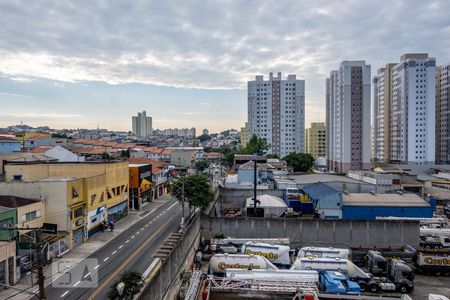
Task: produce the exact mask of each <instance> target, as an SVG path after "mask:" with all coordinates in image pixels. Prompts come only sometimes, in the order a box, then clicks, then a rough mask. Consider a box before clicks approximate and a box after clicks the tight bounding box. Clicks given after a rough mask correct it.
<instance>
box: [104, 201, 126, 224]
mask: <svg viewBox="0 0 450 300" xmlns="http://www.w3.org/2000/svg"><path fill="white" fill-rule="evenodd" d="M127 215H128V199H127V200H126V201H124V202H121V203H119V204H117V205H114V206H112V207H110V208H108V221H111V220H112V221H113V222H114V223H116V222H117V221H119V220H120V219H122V218H123V217H125V216H127Z"/></svg>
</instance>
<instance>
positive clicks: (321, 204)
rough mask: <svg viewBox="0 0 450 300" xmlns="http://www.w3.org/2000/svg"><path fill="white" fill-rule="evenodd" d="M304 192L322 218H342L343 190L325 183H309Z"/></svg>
mask: <svg viewBox="0 0 450 300" xmlns="http://www.w3.org/2000/svg"><path fill="white" fill-rule="evenodd" d="M303 192H304V193H305V194H306V195H307V196H308V198H309V200H311V201H312V203H313V206H314V208H315V212H316V214H317V215H318V216H319V217H320V218H321V219H342V192H340V191H339V190H337V189H335V188H333V187H331V186H329V185H327V184H325V183H315V184H310V185H307V186H305V187H303Z"/></svg>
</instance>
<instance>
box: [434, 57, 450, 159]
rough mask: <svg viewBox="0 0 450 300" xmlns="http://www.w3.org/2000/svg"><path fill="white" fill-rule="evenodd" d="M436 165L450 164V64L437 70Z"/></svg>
mask: <svg viewBox="0 0 450 300" xmlns="http://www.w3.org/2000/svg"><path fill="white" fill-rule="evenodd" d="M436 163H437V164H442V165H444V164H450V64H447V65H443V66H439V67H437V68H436Z"/></svg>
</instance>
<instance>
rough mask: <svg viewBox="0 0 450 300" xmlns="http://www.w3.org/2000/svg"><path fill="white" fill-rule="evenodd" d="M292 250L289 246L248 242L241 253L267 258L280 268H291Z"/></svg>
mask: <svg viewBox="0 0 450 300" xmlns="http://www.w3.org/2000/svg"><path fill="white" fill-rule="evenodd" d="M290 250H291V248H290V247H289V246H284V245H272V244H267V243H253V242H247V243H245V244H244V245H242V248H241V253H242V254H253V255H259V256H262V257H265V258H267V259H268V260H269V261H270V262H272V263H273V264H274V265H276V266H278V267H281V268H289V267H290V266H291V259H290V256H289V252H290Z"/></svg>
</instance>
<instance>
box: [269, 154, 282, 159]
mask: <svg viewBox="0 0 450 300" xmlns="http://www.w3.org/2000/svg"><path fill="white" fill-rule="evenodd" d="M266 158H279V157H278V155H276V154H267V155H266Z"/></svg>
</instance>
